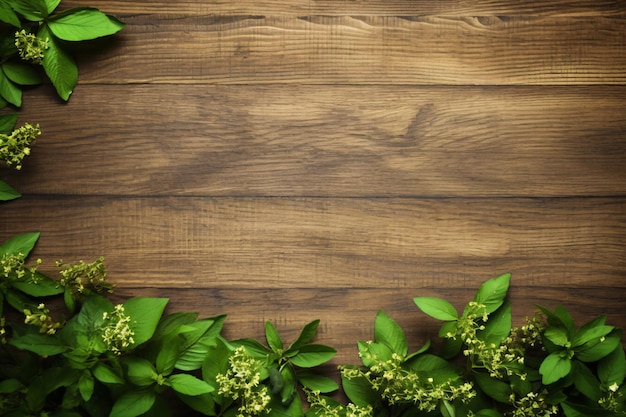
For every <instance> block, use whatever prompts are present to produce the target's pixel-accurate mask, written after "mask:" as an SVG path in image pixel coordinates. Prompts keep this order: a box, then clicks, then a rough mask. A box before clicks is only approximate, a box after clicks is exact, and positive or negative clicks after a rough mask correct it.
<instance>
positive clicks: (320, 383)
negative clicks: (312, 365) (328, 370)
mask: <svg viewBox="0 0 626 417" xmlns="http://www.w3.org/2000/svg"><path fill="white" fill-rule="evenodd" d="M297 376H298V381H299V382H300V383H301V384H302V385H303V386H304V387H306V388H308V389H310V390H312V391H319V392H321V393H328V392H333V391H336V390H337V389H339V385H337V383H336V382H335V381H334V380H332V379H330V378H328V377H326V376H323V375H319V374H316V373H314V372H310V371H308V370H306V371H300V372H298V374H297Z"/></svg>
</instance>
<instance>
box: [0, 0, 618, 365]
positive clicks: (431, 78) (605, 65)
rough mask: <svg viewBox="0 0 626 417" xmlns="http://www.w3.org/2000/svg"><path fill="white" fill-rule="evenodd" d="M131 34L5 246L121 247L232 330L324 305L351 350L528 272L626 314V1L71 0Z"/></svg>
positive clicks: (32, 172)
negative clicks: (384, 321) (434, 303)
mask: <svg viewBox="0 0 626 417" xmlns="http://www.w3.org/2000/svg"><path fill="white" fill-rule="evenodd" d="M79 5H82V6H84V5H92V6H96V7H99V8H101V9H102V10H104V11H106V12H108V13H111V14H115V15H117V16H118V17H120V18H121V19H122V20H123V21H125V22H126V23H127V27H126V29H125V30H124V31H123V32H122V33H120V34H119V35H117V36H116V37H115V38H114V39H112V40H111V42H110V43H106V42H96V43H94V44H92V45H90V47H89V48H87V53H88V55H89V56H88V57H87V59H83V60H81V61H80V66H81V67H80V71H81V79H80V83H79V86H78V87H77V88H76V90H75V96H73V97H72V98H71V100H70V103H68V104H67V105H60V104H59V102H58V100H57V99H56V98H55V97H54V96H53V94H52V91H51V89H50V88H46V87H44V88H41V89H36V90H32V91H29V92H28V93H27V95H26V97H25V100H24V103H25V104H24V108H23V111H22V112H21V121H22V122H23V121H30V122H39V123H40V124H41V127H42V130H43V131H44V135H43V136H42V137H41V139H40V140H39V142H38V143H37V145H35V147H34V148H33V155H32V156H31V157H30V158H29V160H27V161H26V163H25V166H24V172H20V173H15V172H9V171H8V170H5V169H2V170H1V171H0V178H2V179H3V180H6V181H7V182H9V183H10V184H12V185H14V186H15V188H17V189H18V190H20V191H22V193H23V194H24V197H23V198H22V199H20V200H17V201H15V202H11V203H8V204H3V206H2V209H1V210H0V240H4V239H6V238H8V237H10V236H12V235H14V234H17V233H22V232H27V231H35V230H38V231H41V232H42V237H41V240H40V242H39V244H38V246H37V248H36V250H35V253H34V255H35V256H38V257H41V258H43V260H44V266H43V269H44V270H46V271H47V272H50V273H52V272H54V267H53V266H52V265H53V263H54V261H55V260H56V259H63V260H64V261H66V262H70V261H72V260H78V259H85V260H91V259H93V258H95V257H97V256H99V255H104V256H105V258H106V260H107V264H108V267H109V268H108V269H109V276H110V279H111V280H112V281H113V282H115V283H116V284H117V285H118V295H117V296H116V297H119V298H126V297H130V296H134V295H147V296H167V297H170V298H171V309H172V310H187V311H189V310H191V311H199V312H200V313H201V314H202V315H205V316H207V315H217V314H221V313H227V314H228V315H229V316H230V319H229V320H228V321H227V327H226V334H227V336H229V337H243V336H256V337H260V336H261V335H262V331H263V322H264V321H265V320H272V321H274V322H276V323H277V327H278V328H279V330H280V331H281V333H284V334H285V336H286V337H287V338H289V337H291V336H295V334H296V332H297V331H298V330H299V328H300V327H301V326H302V325H304V324H305V323H306V322H308V321H310V320H312V319H313V318H320V319H322V325H321V328H320V335H319V341H320V342H321V343H327V344H331V345H334V346H336V347H337V348H338V349H339V351H340V353H339V355H338V357H337V360H336V363H342V362H345V361H351V362H354V361H356V360H357V358H356V354H355V349H354V344H355V342H356V340H360V339H369V338H371V337H372V323H373V318H374V316H375V314H376V311H377V310H378V309H384V310H386V311H387V312H388V313H389V314H390V315H391V316H392V317H394V318H395V319H397V320H398V321H399V322H400V323H401V324H403V325H405V326H406V329H407V332H408V334H409V336H410V337H411V338H412V342H411V343H412V346H414V347H418V346H419V344H420V342H423V341H424V340H425V339H426V337H428V336H432V335H433V334H434V329H435V324H434V323H433V322H432V321H430V320H428V319H427V318H425V317H424V316H423V315H421V314H420V313H419V312H418V311H417V309H416V307H415V306H414V305H413V303H412V300H411V298H412V297H414V296H418V295H434V296H441V297H446V298H449V299H450V300H451V301H452V302H453V303H454V304H455V305H457V306H461V305H462V303H464V302H465V301H467V300H468V299H470V298H471V297H472V295H473V293H474V291H475V289H476V287H477V286H478V285H479V284H480V282H482V281H483V280H485V279H487V278H491V277H493V276H495V275H498V274H501V273H505V272H512V273H513V281H512V284H513V286H512V289H511V299H512V301H513V310H514V312H515V318H516V323H520V322H521V319H522V317H523V316H524V315H529V314H532V313H533V310H534V305H535V304H536V303H538V304H542V305H546V306H548V307H554V306H556V304H557V303H564V304H565V305H566V306H567V307H569V308H571V309H572V313H573V315H574V317H575V318H576V319H577V320H578V321H579V322H581V321H582V320H584V319H585V318H588V317H589V316H592V315H598V314H601V313H607V314H608V315H609V321H610V322H611V323H612V324H616V325H618V326H622V327H626V315H624V313H623V307H624V305H625V301H626V233H625V229H626V110H625V109H626V4H625V3H624V2H623V1H608V0H597V1H572V0H561V1H559V0H546V1H518V2H508V1H495V0H494V1H482V2H467V1H460V0H446V1H415V0H384V1H383V0H369V1H359V2H353V1H349V2H347V1H337V0H325V1H308V0H306V1H305V0H289V1H273V0H264V1H256V0H254V1H253V0H235V1H233V0H228V1H225V0H224V1H223V0H213V1H205V0H195V1H191V0H188V1H183V0H174V1H154V2H143V1H108V0H106V1H105V0H96V1H86V0H85V1H83V0H80V1H79V0H64V6H65V7H72V6H79Z"/></svg>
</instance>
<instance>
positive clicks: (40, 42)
mask: <svg viewBox="0 0 626 417" xmlns="http://www.w3.org/2000/svg"><path fill="white" fill-rule="evenodd" d="M48 42H49V39H48V38H46V39H40V38H38V37H37V36H35V35H34V34H32V33H28V32H26V31H25V30H24V29H22V30H21V31H18V32H15V47H16V48H17V50H18V52H19V54H20V58H22V59H23V60H25V61H29V62H32V63H33V64H41V63H42V61H43V57H44V52H45V50H46V49H48V47H49V45H48Z"/></svg>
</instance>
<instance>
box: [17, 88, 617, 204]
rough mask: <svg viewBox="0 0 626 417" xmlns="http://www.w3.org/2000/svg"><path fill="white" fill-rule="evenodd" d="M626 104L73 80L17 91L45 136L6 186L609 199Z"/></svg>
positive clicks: (591, 97)
mask: <svg viewBox="0 0 626 417" xmlns="http://www.w3.org/2000/svg"><path fill="white" fill-rule="evenodd" d="M33 93H35V92H33ZM122 94H123V98H122V99H121V97H122ZM364 97H367V100H364V99H363V98H364ZM624 97H626V88H624V87H623V86H594V87H585V88H573V87H569V86H567V87H549V88H548V87H526V86H524V87H498V88H494V87H449V86H432V87H407V86H402V87H401V86H292V85H288V86H282V85H273V86H213V85H182V86H181V85H151V86H147V85H131V86H125V87H124V88H123V93H122V92H121V91H120V87H119V86H108V85H107V86H99V85H98V86H93V85H83V86H79V87H78V89H77V92H76V96H75V97H73V98H72V100H71V102H70V103H69V104H68V105H67V106H57V104H56V101H57V100H56V99H55V98H54V96H52V94H49V95H45V96H41V94H40V93H39V92H37V94H30V95H29V97H27V98H26V99H25V103H26V104H25V108H24V111H23V113H22V119H23V120H33V121H34V120H37V121H38V122H39V123H40V124H41V128H42V130H43V131H44V133H45V135H44V136H43V137H42V139H41V140H40V141H39V143H38V144H37V145H36V146H35V152H34V155H33V156H32V157H31V159H30V160H29V161H27V162H26V164H27V166H26V169H25V170H24V172H20V173H13V175H11V176H10V177H8V179H9V181H10V182H11V183H13V184H15V186H17V187H18V188H19V189H20V190H22V191H23V192H26V193H37V194H64V193H68V192H69V193H72V194H82V195H92V194H106V195H116V194H121V195H196V196H197V195H205V196H235V195H240V196H251V195H259V196H294V195H297V196H336V197H346V196H351V197H355V196H359V197H371V196H420V197H433V196H448V197H449V196H459V197H463V196H477V197H478V196H544V197H554V196H587V195H618V194H621V193H623V191H624V190H626V175H624V173H625V172H626V158H624V155H626V118H625V117H624V114H623V112H622V111H621V108H622V106H623V105H624ZM120 99H121V100H122V101H123V103H120ZM41 108H49V109H55V111H54V112H52V111H50V112H49V113H43V114H42V113H41ZM95 109H97V111H95ZM58 117H67V118H72V119H74V120H76V122H74V123H73V125H72V126H71V127H70V128H69V129H68V126H67V125H66V124H62V123H58V121H57V118H58ZM46 161H54V163H52V164H46ZM90 161H91V164H92V165H93V168H92V166H90V165H89V163H90ZM96 165H97V169H95V166H96ZM59 166H62V167H64V171H62V172H59V169H58V167H59ZM68 173H71V174H70V175H72V178H71V181H68V179H66V178H65V177H64V176H65V175H68ZM103 175H104V177H103ZM103 179H104V181H103Z"/></svg>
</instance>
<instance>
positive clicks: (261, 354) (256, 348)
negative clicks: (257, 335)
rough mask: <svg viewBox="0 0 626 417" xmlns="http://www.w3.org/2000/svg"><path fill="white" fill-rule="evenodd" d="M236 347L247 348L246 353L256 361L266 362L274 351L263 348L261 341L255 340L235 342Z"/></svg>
mask: <svg viewBox="0 0 626 417" xmlns="http://www.w3.org/2000/svg"><path fill="white" fill-rule="evenodd" d="M233 344H234V345H237V346H244V347H245V348H246V352H247V353H248V355H250V356H252V357H253V358H255V359H261V360H265V359H267V357H268V355H271V354H272V350H271V349H268V348H267V347H265V346H263V345H262V344H261V343H259V341H257V340H255V339H250V338H247V339H239V340H235V341H234V342H233Z"/></svg>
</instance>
